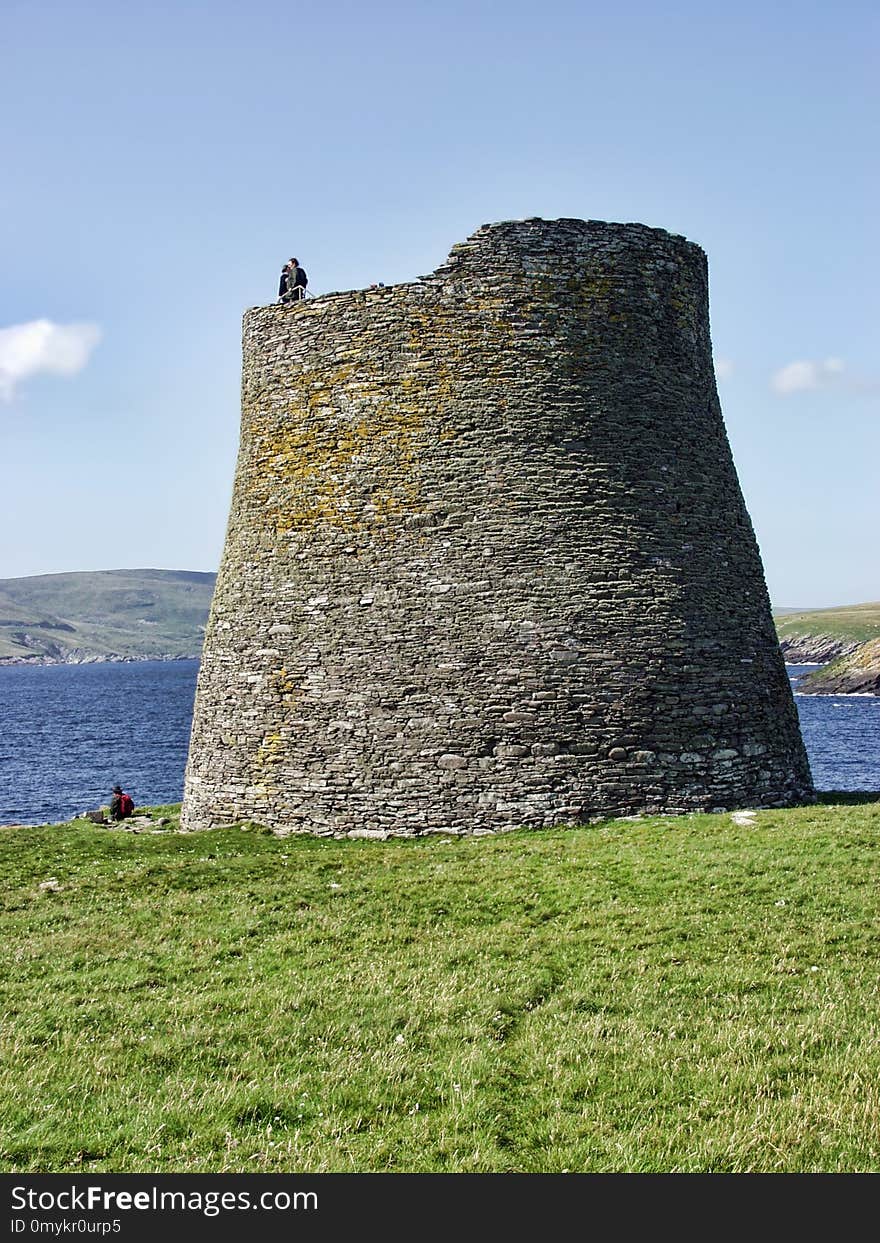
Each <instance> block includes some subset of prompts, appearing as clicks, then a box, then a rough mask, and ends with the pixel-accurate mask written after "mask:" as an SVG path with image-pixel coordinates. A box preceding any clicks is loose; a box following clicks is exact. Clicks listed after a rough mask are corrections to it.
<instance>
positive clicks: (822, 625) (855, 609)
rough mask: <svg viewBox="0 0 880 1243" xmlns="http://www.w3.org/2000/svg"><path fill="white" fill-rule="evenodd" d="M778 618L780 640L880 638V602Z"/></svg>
mask: <svg viewBox="0 0 880 1243" xmlns="http://www.w3.org/2000/svg"><path fill="white" fill-rule="evenodd" d="M774 621H775V624H776V633H777V634H778V635H779V639H780V642H785V641H788V642H793V641H795V640H798V639H815V638H829V639H837V640H843V641H845V642H853V643H866V642H867V641H868V640H869V639H876V638H880V602H876V601H875V602H874V603H871V604H851V605H848V606H846V607H841V608H834V609H813V610H811V611H810V612H804V613H776V614H775V615H774Z"/></svg>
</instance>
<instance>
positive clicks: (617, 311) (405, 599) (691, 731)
mask: <svg viewBox="0 0 880 1243" xmlns="http://www.w3.org/2000/svg"><path fill="white" fill-rule="evenodd" d="M812 797H813V793H812V785H811V779H810V772H809V766H808V763H807V758H806V754H805V751H804V747H803V743H802V741H801V736H800V731H799V727H798V719H797V714H796V710H795V706H794V702H793V699H792V695H791V691H790V688H789V682H788V678H787V676H786V672H785V667H784V664H783V660H782V656H781V655H780V652H779V647H778V644H777V641H776V635H775V632H774V627H773V623H772V620H771V616H770V603H769V599H768V595H767V589H766V586H765V583H764V575H763V570H762V566H761V560H760V555H759V552H758V547H757V544H756V541H755V536H754V533H753V530H752V526H751V523H750V520H749V516H748V514H747V512H746V508H745V505H744V503H743V498H742V494H741V491H740V488H739V483H738V480H737V476H736V470H735V467H734V464H733V460H732V457H731V453H730V448H729V445H728V441H727V436H726V432H725V428H724V423H723V419H722V415H721V409H720V406H719V403H718V398H717V395H716V390H715V379H714V373H713V366H712V353H711V346H710V339H709V319H708V290H707V269H706V258H705V255H704V253H703V251H702V250H701V249H700V248H699V247H698V246H696V245H694V244H693V243H691V242H688V241H686V240H685V239H684V238H683V237H679V236H676V235H674V234H670V233H667V232H664V231H663V230H660V229H651V228H647V227H645V226H644V225H639V224H607V223H603V222H601V221H593V220H590V221H583V220H552V221H550V220H540V219H534V220H524V221H514V222H506V223H502V224H493V225H486V226H484V227H483V228H481V229H478V230H477V232H476V233H474V234H473V236H472V237H470V238H468V240H467V241H466V242H463V243H461V244H460V245H457V246H455V247H454V248H453V250H452V253H451V254H450V256H449V259H448V260H447V262H446V263H445V264H443V266H441V267H440V268H438V269H437V271H436V272H434V273H433V274H432V275H430V276H428V277H425V278H424V279H422V280H419V281H416V282H414V283H412V284H404V285H395V286H390V287H387V288H378V289H369V290H354V291H351V292H347V293H336V294H329V295H326V296H324V297H321V298H318V299H314V300H310V301H308V302H305V303H299V304H294V305H293V306H277V305H276V306H267V307H256V308H254V309H252V310H250V311H248V312H247V313H246V315H245V318H244V369H243V382H242V427H241V449H240V455H239V460H238V468H237V473H236V479H235V489H234V496H233V501H232V509H231V515H230V519H229V528H228V532H227V537H226V547H225V552H224V556H223V562H222V565H221V569H220V574H219V577H218V580H217V587H216V591H215V595H214V600H213V605H212V609H211V617H210V621H209V624H208V630H207V635H206V639H205V646H204V654H203V659H202V665H201V670H200V674H199V682H198V690H197V695H196V704H195V713H194V720H193V729H192V740H191V745H190V753H189V763H188V767H187V775H186V789H185V796H184V805H183V816H182V823H183V824H184V825H185V826H186V827H188V828H200V827H206V826H209V825H215V824H220V823H226V822H231V821H235V820H237V819H243V818H247V819H252V820H256V821H259V822H261V823H263V824H266V825H270V826H273V827H275V828H279V829H290V830H304V831H310V832H315V833H337V834H339V833H347V832H351V831H354V830H359V831H363V830H370V831H373V832H376V833H380V832H385V833H395V834H418V833H423V832H427V831H431V830H447V831H457V832H461V833H469V832H474V831H485V830H491V829H498V828H502V827H505V826H511V825H528V826H534V827H539V826H544V825H552V824H560V823H571V822H576V821H583V820H585V819H589V818H594V817H600V816H614V815H622V814H633V813H639V812H660V811H663V812H684V811H691V810H703V809H711V808H731V807H743V806H755V807H760V806H782V805H786V804H791V803H797V802H802V801H806V800H810V799H811V798H812Z"/></svg>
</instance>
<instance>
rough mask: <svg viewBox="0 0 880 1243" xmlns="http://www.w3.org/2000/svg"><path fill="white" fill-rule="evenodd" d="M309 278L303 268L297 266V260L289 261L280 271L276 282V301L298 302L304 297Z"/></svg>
mask: <svg viewBox="0 0 880 1243" xmlns="http://www.w3.org/2000/svg"><path fill="white" fill-rule="evenodd" d="M308 283H309V278H308V277H307V276H306V270H305V268H301V267H300V266H299V260H298V259H289V260H288V262H287V263H285V265H284V267H283V268H282V269H281V279H280V280H279V282H278V299H279V301H280V302H299V301H301V300H302V299H303V298H304V297H305V296H306V286H307V285H308Z"/></svg>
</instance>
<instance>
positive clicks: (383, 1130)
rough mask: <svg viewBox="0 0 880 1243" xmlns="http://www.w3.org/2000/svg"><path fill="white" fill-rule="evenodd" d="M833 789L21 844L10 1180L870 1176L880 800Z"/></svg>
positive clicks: (6, 871)
mask: <svg viewBox="0 0 880 1243" xmlns="http://www.w3.org/2000/svg"><path fill="white" fill-rule="evenodd" d="M826 798H828V799H830V800H831V801H830V802H827V803H825V804H820V805H817V806H812V807H806V808H799V809H795V810H786V811H762V812H759V813H756V815H755V816H754V817H753V818H752V820H751V822H750V823H736V822H735V821H734V820H733V819H732V817H731V816H730V815H714V816H708V815H706V816H686V817H677V818H671V817H670V818H652V819H645V820H641V821H616V822H610V823H606V824H603V825H598V826H591V827H584V828H576V829H560V830H552V831H541V832H526V831H523V832H516V833H511V834H507V835H504V836H499V837H496V838H478V839H473V838H469V839H452V840H450V839H446V838H438V837H433V838H428V839H418V840H411V841H407V840H392V841H387V842H363V841H332V840H330V841H328V840H315V839H311V838H287V839H279V838H276V837H273V836H270V835H264V834H262V833H259V832H257V831H254V830H253V829H251V830H244V829H226V830H216V831H211V832H206V833H198V834H192V835H187V834H179V833H175V832H160V833H153V834H150V833H145V834H132V833H126V832H124V831H120V830H118V829H104V828H100V827H97V826H94V825H87V824H85V823H83V822H74V823H73V824H71V825H67V826H61V827H47V828H21V829H10V830H5V831H3V832H0V868H2V880H3V884H2V894H3V903H2V917H0V918H2V938H3V941H2V944H3V946H4V958H5V960H6V970H5V972H4V979H3V983H2V994H3V1031H2V1067H0V1168H2V1169H4V1170H7V1171H9V1170H13V1171H25V1170H28V1171H56V1172H58V1171H68V1170H79V1169H86V1170H90V1171H97V1170H111V1171H116V1172H123V1171H149V1172H159V1171H241V1172H257V1171H297V1172H318V1171H346V1170H354V1171H362V1172H365V1171H410V1172H414V1171H422V1170H429V1171H495V1172H504V1171H548V1172H555V1171H562V1170H571V1171H666V1172H672V1171H706V1170H715V1171H749V1170H751V1171H768V1172H769V1171H803V1170H805V1171H878V1170H880V1109H878V1091H880V1090H878V1084H880V1039H878V1035H880V1033H878V1013H880V1010H878V970H877V967H878V949H880V928H878V924H877V916H876V911H877V876H878V854H877V846H878V840H880V802H878V801H876V798H875V797H874V796H865V797H863V798H860V797H859V796H855V795H851V796H840V797H839V799H835V798H834V796H826ZM163 810H164V811H165V812H166V814H167V812H168V809H163ZM174 810H175V811H176V810H177V809H174ZM738 818H739V819H743V817H741V816H740V817H738ZM745 819H746V820H748V819H749V817H745ZM41 884H44V885H46V886H47V887H45V888H40V886H41Z"/></svg>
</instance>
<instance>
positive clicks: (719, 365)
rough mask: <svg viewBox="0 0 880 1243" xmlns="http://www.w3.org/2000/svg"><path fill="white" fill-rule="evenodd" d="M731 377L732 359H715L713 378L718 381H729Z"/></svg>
mask: <svg viewBox="0 0 880 1243" xmlns="http://www.w3.org/2000/svg"><path fill="white" fill-rule="evenodd" d="M732 375H733V359H731V358H716V359H715V376H716V379H719V380H729V379H730V377H731V376H732Z"/></svg>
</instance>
